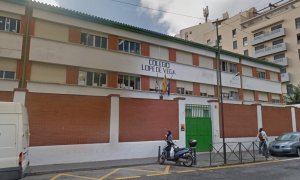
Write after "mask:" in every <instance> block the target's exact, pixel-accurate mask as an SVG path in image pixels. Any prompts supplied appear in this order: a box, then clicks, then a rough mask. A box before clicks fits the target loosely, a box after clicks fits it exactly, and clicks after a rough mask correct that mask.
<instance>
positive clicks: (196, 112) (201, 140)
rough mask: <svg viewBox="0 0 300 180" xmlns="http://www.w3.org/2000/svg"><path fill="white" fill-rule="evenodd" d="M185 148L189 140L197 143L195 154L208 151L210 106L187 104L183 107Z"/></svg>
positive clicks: (210, 129) (209, 141)
mask: <svg viewBox="0 0 300 180" xmlns="http://www.w3.org/2000/svg"><path fill="white" fill-rule="evenodd" d="M185 125H186V146H187V147H188V146H189V144H188V143H189V140H190V139H196V140H197V142H198V145H197V149H196V150H197V152H205V151H206V152H207V151H209V148H210V144H211V143H212V127H211V115H210V106H204V105H198V104H187V105H186V106H185Z"/></svg>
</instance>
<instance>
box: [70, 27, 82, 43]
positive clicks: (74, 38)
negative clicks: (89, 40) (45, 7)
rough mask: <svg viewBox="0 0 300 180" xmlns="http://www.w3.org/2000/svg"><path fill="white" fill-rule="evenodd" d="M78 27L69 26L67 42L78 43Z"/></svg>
mask: <svg viewBox="0 0 300 180" xmlns="http://www.w3.org/2000/svg"><path fill="white" fill-rule="evenodd" d="M80 38H81V37H80V29H79V28H76V27H70V28H69V42H72V43H78V44H80Z"/></svg>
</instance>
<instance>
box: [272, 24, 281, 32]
mask: <svg viewBox="0 0 300 180" xmlns="http://www.w3.org/2000/svg"><path fill="white" fill-rule="evenodd" d="M280 28H282V24H278V25H276V26H273V27H271V31H275V30H276V29H280Z"/></svg>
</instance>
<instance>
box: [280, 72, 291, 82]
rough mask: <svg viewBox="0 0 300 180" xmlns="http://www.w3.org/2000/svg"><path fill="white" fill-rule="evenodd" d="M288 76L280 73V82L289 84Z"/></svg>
mask: <svg viewBox="0 0 300 180" xmlns="http://www.w3.org/2000/svg"><path fill="white" fill-rule="evenodd" d="M289 81H290V74H289V73H281V82H289Z"/></svg>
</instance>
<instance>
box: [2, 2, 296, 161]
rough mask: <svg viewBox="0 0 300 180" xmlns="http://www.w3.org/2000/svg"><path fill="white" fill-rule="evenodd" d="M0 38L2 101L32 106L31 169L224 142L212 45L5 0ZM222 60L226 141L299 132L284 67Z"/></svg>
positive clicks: (230, 56) (239, 58) (229, 56)
mask: <svg viewBox="0 0 300 180" xmlns="http://www.w3.org/2000/svg"><path fill="white" fill-rule="evenodd" d="M0 40H1V41H0V101H15V102H22V103H24V104H25V106H26V107H27V110H28V115H29V124H30V160H31V165H44V164H59V163H72V162H86V161H102V160H112V159H130V158H142V157H153V156H156V155H157V148H158V146H161V145H164V141H163V139H164V134H165V133H166V130H168V129H170V130H171V131H172V132H173V134H174V138H175V139H176V141H177V144H178V145H179V146H185V144H186V142H187V140H189V139H191V138H195V139H197V140H198V141H199V146H198V149H197V150H198V151H207V150H208V147H209V144H210V143H216V142H220V141H221V138H222V137H221V135H220V134H221V130H222V129H221V128H220V122H219V103H218V90H219V88H218V83H217V79H218V78H217V64H218V63H217V60H216V55H217V49H216V48H214V47H210V46H207V45H203V44H198V43H194V42H189V41H186V40H182V39H179V38H175V37H171V36H168V35H164V34H160V33H157V32H153V31H150V30H147V29H142V28H138V27H133V26H130V25H126V24H123V23H119V22H114V21H110V20H107V19H103V18H100V17H95V16H92V15H88V14H84V13H81V12H77V11H73V10H69V9H65V8H60V7H54V6H50V5H45V4H42V3H38V2H34V1H27V0H2V1H0ZM220 57H221V63H220V65H221V70H222V86H223V88H222V91H223V94H222V97H223V99H224V114H225V118H224V122H225V137H226V138H227V140H230V141H237V140H243V141H248V140H253V138H254V137H255V136H256V133H257V129H258V128H259V127H262V126H263V127H264V128H266V130H267V132H268V133H269V135H271V136H277V135H279V134H280V133H283V132H287V131H296V130H299V129H300V127H299V125H300V122H299V121H300V110H298V109H297V108H295V107H285V106H284V105H283V104H282V101H283V97H282V90H281V76H280V68H281V66H280V65H278V64H274V63H270V62H263V61H259V60H257V59H255V58H251V57H248V56H244V55H240V54H236V53H232V52H229V51H225V50H221V54H220ZM260 70H264V71H265V72H266V78H261V77H260V74H259V72H261V71H260ZM165 88H168V89H169V92H162V90H166V89H165ZM166 91H168V90H166ZM297 115H298V116H297Z"/></svg>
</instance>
